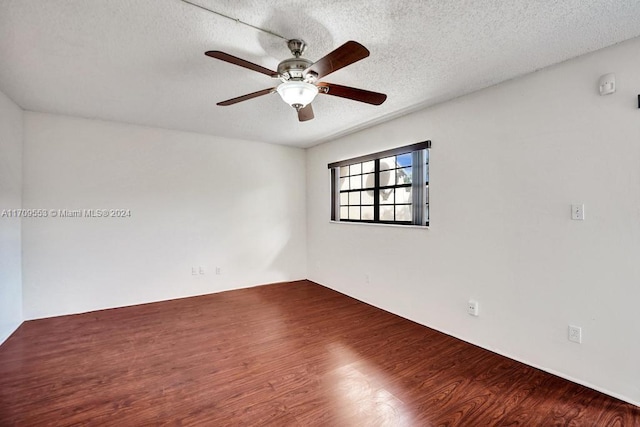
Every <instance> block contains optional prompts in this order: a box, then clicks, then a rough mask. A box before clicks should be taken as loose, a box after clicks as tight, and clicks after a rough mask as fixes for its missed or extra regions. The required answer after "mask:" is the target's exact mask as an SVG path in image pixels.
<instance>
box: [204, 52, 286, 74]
mask: <svg viewBox="0 0 640 427" xmlns="http://www.w3.org/2000/svg"><path fill="white" fill-rule="evenodd" d="M204 54H205V55H207V56H210V57H212V58H216V59H219V60H221V61H225V62H228V63H230V64H234V65H237V66H239V67H244V68H248V69H250V70H253V71H257V72H259V73H262V74H266V75H267V76H269V77H278V73H276V72H275V71H273V70H270V69H268V68H265V67H263V66H261V65H258V64H254V63H253V62H249V61H245V60H244V59H240V58H238V57H236V56H233V55H229V54H228V53H224V52H220V51H219V50H210V51H208V52H205V53H204Z"/></svg>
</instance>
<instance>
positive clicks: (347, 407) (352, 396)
mask: <svg viewBox="0 0 640 427" xmlns="http://www.w3.org/2000/svg"><path fill="white" fill-rule="evenodd" d="M329 351H330V353H331V355H332V358H333V359H334V362H335V366H338V368H336V369H334V370H333V371H332V372H331V374H330V384H331V387H332V395H333V397H334V399H335V407H336V408H340V414H338V415H339V417H340V419H341V421H343V422H344V423H345V424H348V425H367V426H394V427H402V426H412V425H415V423H412V416H411V413H410V411H409V409H408V408H407V406H406V405H405V404H404V403H403V402H402V401H401V400H400V399H398V398H397V397H396V396H394V395H393V394H392V393H391V392H389V391H388V390H387V388H386V387H387V386H386V384H387V382H388V381H387V378H386V376H385V374H384V373H382V372H381V371H380V369H379V368H377V367H376V366H374V365H372V364H368V363H366V362H363V361H362V359H361V358H360V357H359V356H357V355H355V354H354V353H353V352H352V351H351V350H350V349H348V348H346V347H344V346H342V345H340V344H334V345H332V346H331V347H330V349H329Z"/></svg>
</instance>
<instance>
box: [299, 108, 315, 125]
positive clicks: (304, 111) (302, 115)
mask: <svg viewBox="0 0 640 427" xmlns="http://www.w3.org/2000/svg"><path fill="white" fill-rule="evenodd" d="M313 117H314V115H313V108H312V107H311V104H307V106H306V107H304V108H301V109H299V110H298V120H300V121H301V122H306V121H307V120H311V119H313Z"/></svg>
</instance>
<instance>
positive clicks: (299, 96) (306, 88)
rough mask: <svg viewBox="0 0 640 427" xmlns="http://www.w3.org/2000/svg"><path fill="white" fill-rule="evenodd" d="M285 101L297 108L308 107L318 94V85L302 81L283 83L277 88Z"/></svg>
mask: <svg viewBox="0 0 640 427" xmlns="http://www.w3.org/2000/svg"><path fill="white" fill-rule="evenodd" d="M276 90H277V91H278V93H279V94H280V97H281V98H282V100H283V101H284V102H286V103H287V104H289V105H291V106H292V107H293V108H295V109H296V110H299V109H301V108H304V107H306V106H307V105H308V104H310V103H311V101H313V100H314V98H315V97H316V95H317V94H318V87H317V86H316V85H313V84H311V83H305V82H301V81H287V82H284V83H281V84H280V85H279V86H278V87H277V89H276Z"/></svg>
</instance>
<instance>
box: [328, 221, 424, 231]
mask: <svg viewBox="0 0 640 427" xmlns="http://www.w3.org/2000/svg"><path fill="white" fill-rule="evenodd" d="M329 223H330V224H341V225H343V224H344V225H356V226H372V227H391V228H413V229H416V228H417V229H419V230H428V229H429V226H428V225H401V224H384V223H375V222H350V221H329Z"/></svg>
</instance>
